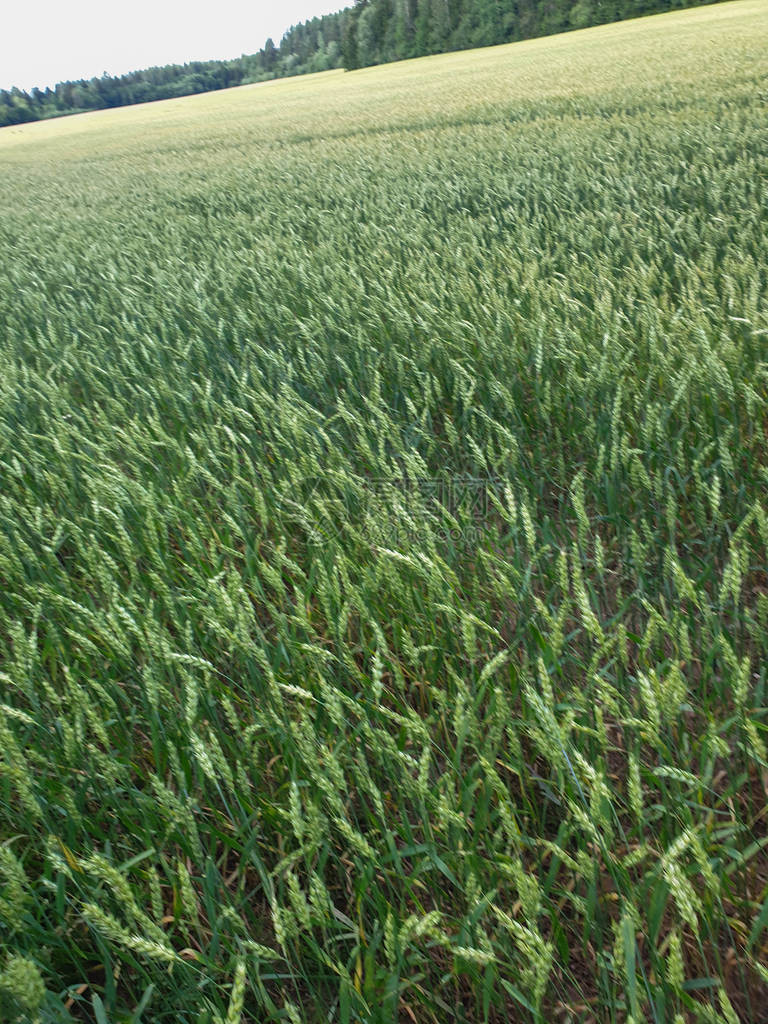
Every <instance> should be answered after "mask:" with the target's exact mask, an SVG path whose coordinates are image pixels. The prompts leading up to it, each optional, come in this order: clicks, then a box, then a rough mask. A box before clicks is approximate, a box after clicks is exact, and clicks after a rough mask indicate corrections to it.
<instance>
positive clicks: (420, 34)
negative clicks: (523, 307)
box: [0, 0, 699, 128]
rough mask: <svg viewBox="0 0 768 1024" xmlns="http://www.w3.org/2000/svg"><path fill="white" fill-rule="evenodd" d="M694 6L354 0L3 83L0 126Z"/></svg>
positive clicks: (595, 0) (634, 0)
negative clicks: (127, 69) (158, 60)
mask: <svg viewBox="0 0 768 1024" xmlns="http://www.w3.org/2000/svg"><path fill="white" fill-rule="evenodd" d="M690 6H699V4H696V3H693V4H691V3H689V2H686V0H357V2H356V3H355V4H354V6H352V7H347V8H345V9H344V10H342V11H339V12H338V13H337V14H329V15H326V16H324V17H322V18H312V19H311V20H310V21H306V22H304V23H303V24H300V25H295V26H293V27H292V28H290V29H289V30H288V31H287V32H286V33H285V35H284V36H283V38H282V40H281V41H280V44H279V46H276V45H275V43H274V42H273V40H271V39H268V40H267V41H266V43H265V45H264V46H263V48H262V49H261V50H259V51H258V53H254V54H250V55H246V54H243V55H242V56H241V57H237V58H235V59H233V60H211V61H195V62H193V63H189V64H183V65H180V64H168V65H165V66H164V67H154V68H149V69H146V70H143V71H133V72H131V73H130V74H126V75H115V76H112V75H107V74H106V73H105V74H104V75H102V76H101V77H100V78H98V77H97V78H91V79H81V80H80V81H76V82H59V83H58V84H57V85H56V86H55V88H53V89H51V88H50V87H49V88H46V89H39V88H35V89H32V90H31V91H30V92H26V91H23V90H21V89H18V88H12V89H2V90H0V128H2V127H5V126H7V125H13V124H23V123H25V122H29V121H38V120H41V119H43V118H48V117H58V116H61V115H63V114H76V113H81V112H84V111H87V110H104V109H108V108H110V107H124V106H129V105H131V104H134V103H146V102H148V101H150V100H164V99H171V98H173V97H177V96H189V95H193V94H194V93H201V92H211V91H213V90H215V89H228V88H230V87H231V86H236V85H248V84H250V83H254V82H263V81H266V80H267V79H271V78H287V77H289V76H291V75H303V74H309V73H312V72H317V71H329V70H331V69H333V68H346V69H347V70H349V71H352V70H355V69H356V68H361V67H368V66H371V65H374V64H385V63H388V62H390V61H396V60H404V59H408V58H410V57H423V56H426V55H428V54H433V53H445V52H447V51H449V50H467V49H473V48H475V47H480V46H494V45H496V44H500V43H509V42H515V41H517V40H520V39H530V38H533V37H535V36H544V35H551V34H554V33H556V32H564V31H567V30H569V29H576V28H587V27H588V26H591V25H600V24H604V23H607V22H612V21H620V20H622V19H624V18H634V17H639V16H640V15H644V14H653V13H656V12H662V11H667V10H670V9H675V8H682V7H690Z"/></svg>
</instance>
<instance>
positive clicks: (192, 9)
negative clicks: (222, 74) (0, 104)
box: [0, 0, 352, 89]
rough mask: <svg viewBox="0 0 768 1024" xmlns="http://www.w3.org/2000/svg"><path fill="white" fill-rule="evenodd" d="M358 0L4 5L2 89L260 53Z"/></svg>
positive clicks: (86, 0) (83, 0)
mask: <svg viewBox="0 0 768 1024" xmlns="http://www.w3.org/2000/svg"><path fill="white" fill-rule="evenodd" d="M351 2H352V0H127V2H125V0H123V2H121V3H115V0H26V2H25V0H0V89H8V88H10V87H11V86H12V85H17V86H18V87H19V88H20V89H31V88H32V87H33V86H35V85H37V86H39V87H40V88H41V89H44V88H45V87H46V86H47V85H51V86H52V85H55V84H56V82H60V81H66V80H67V79H77V78H92V77H93V76H94V75H101V74H102V72H104V71H107V72H108V73H109V74H111V75H119V74H124V73H125V72H127V71H138V70H139V69H140V68H147V67H152V66H153V65H156V64H183V63H184V62H185V61H190V60H213V59H222V60H224V59H228V58H231V57H239V56H240V55H241V54H243V53H255V52H256V50H260V49H261V47H262V46H263V45H264V43H265V42H266V40H267V37H268V36H272V38H273V39H274V41H275V43H276V44H277V43H279V42H280V38H281V36H282V35H283V33H284V32H285V30H286V29H287V28H289V27H290V26H291V25H295V24H296V23H297V22H300V21H306V20H307V18H312V17H315V16H316V15H317V16H319V15H321V14H330V13H331V12H332V11H338V10H341V8H342V7H345V6H348V5H350V4H351Z"/></svg>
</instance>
